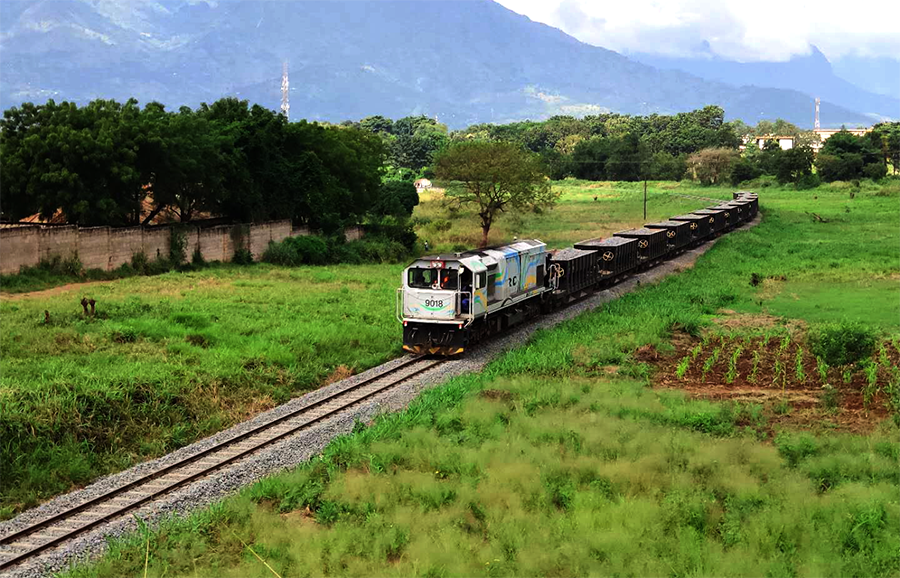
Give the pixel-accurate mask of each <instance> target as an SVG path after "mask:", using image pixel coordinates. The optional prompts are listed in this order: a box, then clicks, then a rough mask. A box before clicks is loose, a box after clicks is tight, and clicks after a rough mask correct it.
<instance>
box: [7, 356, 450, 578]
mask: <svg viewBox="0 0 900 578" xmlns="http://www.w3.org/2000/svg"><path fill="white" fill-rule="evenodd" d="M422 361H427V360H423V358H422V357H415V358H412V359H409V360H407V361H404V362H403V363H401V364H398V365H397V366H395V367H392V368H391V369H389V370H387V371H384V372H381V373H379V374H377V375H374V376H371V377H367V378H365V379H363V380H361V381H359V382H358V383H354V384H352V385H350V386H348V387H346V388H343V389H341V390H340V391H337V392H335V393H332V394H329V395H327V396H325V397H323V398H322V399H320V400H317V401H314V402H310V403H308V404H305V405H303V406H302V407H300V408H298V409H296V410H294V411H291V412H290V413H288V414H285V415H283V416H280V417H278V418H276V419H273V420H272V421H269V422H266V423H264V424H260V425H258V426H256V427H253V428H251V429H250V430H248V431H246V432H243V433H240V434H238V435H236V436H234V437H231V438H229V439H227V440H225V441H222V442H219V443H217V444H215V445H213V446H211V447H209V448H207V449H205V450H202V451H200V452H197V453H196V454H193V455H190V456H187V457H185V458H184V459H181V460H178V461H177V462H175V463H173V464H170V465H168V466H165V467H162V468H160V469H158V470H155V471H153V472H151V473H149V474H146V475H144V476H141V477H139V478H138V479H136V480H133V481H131V482H128V483H127V484H123V485H121V486H117V487H116V488H113V489H112V490H110V491H108V492H104V493H103V494H101V495H100V496H97V497H94V498H91V499H89V500H87V501H85V502H83V503H81V504H78V505H77V506H74V507H72V508H68V509H66V510H64V511H62V512H60V513H58V514H55V515H53V516H50V517H49V518H46V519H44V520H40V521H38V522H35V523H34V524H31V525H29V526H27V527H25V528H23V529H21V530H18V531H15V532H12V533H11V534H9V535H7V536H4V537H2V538H0V545H4V546H11V545H13V544H15V543H16V542H20V541H22V540H24V539H25V538H27V537H28V536H30V535H32V534H35V533H37V532H39V531H41V530H44V529H47V528H50V527H52V526H53V525H55V524H57V523H59V522H61V521H64V520H67V519H69V518H72V517H73V516H75V515H77V514H80V513H82V512H85V511H87V510H89V509H90V508H92V507H94V506H97V505H99V504H103V503H105V502H109V501H111V500H112V499H114V498H116V497H117V496H120V495H122V494H124V493H125V492H128V491H130V490H133V489H136V488H140V487H141V486H143V485H147V484H148V483H149V482H152V481H153V480H156V479H159V478H161V477H163V476H165V475H166V474H169V473H173V472H177V471H178V470H180V469H183V468H185V467H186V466H189V465H191V464H193V463H195V462H197V461H199V460H201V459H202V458H204V457H208V456H211V455H213V454H216V453H217V452H220V451H222V450H224V449H227V448H229V447H231V446H234V445H236V444H238V443H240V442H241V441H243V440H246V439H248V438H250V437H253V436H254V435H257V434H260V433H263V432H265V431H266V430H268V429H271V428H273V427H275V426H277V425H279V424H282V423H284V422H287V421H290V420H291V419H296V418H298V417H300V416H302V414H304V413H307V412H309V411H311V410H314V409H316V408H319V407H321V406H323V405H325V404H327V403H329V402H333V401H335V400H337V399H339V398H341V397H343V396H345V395H347V394H349V393H352V392H353V391H356V390H359V389H361V388H363V387H365V386H367V385H370V384H372V383H373V382H376V381H379V380H381V379H385V378H386V377H389V376H390V375H392V374H394V373H397V372H398V371H401V370H403V369H405V368H407V367H409V366H411V365H414V364H416V363H420V362H422ZM446 361H447V360H446V359H438V360H432V361H431V362H430V363H427V364H426V365H425V367H422V368H420V369H416V370H415V371H414V372H412V373H410V374H407V375H404V376H402V377H400V378H399V379H396V380H393V381H390V382H389V383H387V384H385V385H382V386H381V387H378V388H377V389H374V390H372V391H370V392H368V393H366V394H365V395H363V396H362V397H353V398H351V399H350V400H349V401H348V403H346V404H343V405H341V406H340V407H338V408H335V409H333V410H329V411H328V412H326V413H324V414H322V415H319V416H316V417H312V418H310V419H309V420H305V421H304V422H302V423H300V424H298V425H296V426H294V427H291V428H290V429H288V430H286V431H284V432H281V433H279V434H277V435H275V436H272V437H270V438H266V439H265V440H262V441H261V442H259V443H256V444H254V445H253V446H251V447H249V448H246V449H243V450H241V451H240V452H238V453H237V454H234V455H231V456H228V457H226V458H225V459H224V460H222V461H218V462H216V463H215V464H213V465H210V466H207V467H203V468H201V469H200V470H198V471H196V472H193V473H191V474H189V475H188V476H187V477H184V478H180V479H178V480H175V481H174V482H172V483H170V484H167V485H165V486H164V487H162V488H160V489H156V490H153V491H151V493H149V494H147V495H145V496H141V497H140V498H138V499H137V500H135V501H132V502H129V503H127V504H124V505H123V506H122V507H121V508H117V509H115V510H113V511H112V512H110V513H108V514H103V515H101V516H100V517H99V518H96V519H93V520H90V521H87V522H84V523H83V524H80V525H78V527H77V528H75V529H73V530H70V531H66V532H65V533H64V534H62V535H60V536H57V537H53V538H51V539H50V540H49V541H46V542H43V543H41V544H39V545H37V546H34V547H31V548H29V549H28V550H26V551H25V552H24V553H21V554H18V555H15V556H14V557H12V558H10V559H8V560H5V561H2V562H0V570H5V569H7V568H11V567H12V566H17V565H19V564H21V563H22V562H24V561H26V560H28V559H29V558H33V557H35V556H37V555H38V554H40V553H42V552H44V551H46V550H48V549H50V548H53V547H55V546H57V545H59V544H61V543H63V542H66V541H68V540H71V539H72V538H73V537H74V536H77V535H80V534H83V533H85V532H87V531H89V530H91V529H93V528H96V527H97V526H99V525H101V524H104V523H106V522H108V521H110V520H111V519H113V518H117V517H119V516H121V515H123V514H124V513H126V512H129V511H131V510H134V509H136V508H138V507H140V506H143V505H144V504H146V503H148V502H150V501H153V500H155V499H157V498H159V497H160V496H162V495H164V494H167V493H169V492H171V491H173V490H175V489H178V488H180V487H182V486H185V485H187V484H189V483H191V482H193V481H196V480H197V479H199V478H202V477H205V476H207V475H209V474H211V473H213V472H215V471H216V470H219V469H222V468H223V467H225V466H227V465H230V464H232V463H234V462H236V461H239V460H240V459H242V458H244V457H246V456H248V455H249V454H252V453H254V452H257V451H259V450H260V449H262V448H263V447H266V446H268V445H271V444H273V443H275V442H278V441H280V440H282V439H284V438H286V437H289V436H291V435H294V434H296V433H297V432H299V431H300V430H302V429H305V428H307V427H309V426H311V425H313V424H315V423H318V422H321V421H323V420H326V419H328V418H330V417H334V416H335V415H336V414H339V413H341V412H343V411H345V410H347V409H348V408H349V407H351V406H353V405H356V404H358V403H360V402H362V401H365V400H367V399H370V398H372V397H373V396H376V395H378V394H379V393H382V392H384V391H385V390H388V389H391V388H392V387H394V386H396V385H399V384H400V383H403V382H404V381H407V380H409V379H411V378H413V377H415V376H417V375H419V374H421V373H424V372H426V371H428V370H430V369H433V368H434V367H436V366H438V365H441V364H443V363H445V362H446Z"/></svg>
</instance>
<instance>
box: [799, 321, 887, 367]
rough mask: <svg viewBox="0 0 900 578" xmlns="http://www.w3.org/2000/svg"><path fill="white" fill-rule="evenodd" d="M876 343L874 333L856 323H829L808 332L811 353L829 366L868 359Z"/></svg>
mask: <svg viewBox="0 0 900 578" xmlns="http://www.w3.org/2000/svg"><path fill="white" fill-rule="evenodd" d="M876 341H877V336H876V334H875V332H874V331H872V330H871V329H869V328H868V327H865V326H863V325H860V324H858V323H829V324H824V325H821V326H819V327H816V328H814V329H813V330H812V331H811V332H810V346H811V349H812V352H813V353H814V354H815V355H816V356H817V357H820V358H821V359H822V360H824V361H825V362H826V363H827V364H828V365H831V366H842V365H848V364H850V363H857V362H860V361H863V360H866V359H868V358H869V357H871V356H872V353H873V351H874V350H875V343H876Z"/></svg>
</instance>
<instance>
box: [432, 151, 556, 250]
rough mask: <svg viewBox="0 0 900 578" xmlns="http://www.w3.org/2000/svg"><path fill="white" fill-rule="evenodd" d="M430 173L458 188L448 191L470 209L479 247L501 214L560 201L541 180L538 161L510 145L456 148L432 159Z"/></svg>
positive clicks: (482, 244) (485, 240)
mask: <svg viewBox="0 0 900 578" xmlns="http://www.w3.org/2000/svg"><path fill="white" fill-rule="evenodd" d="M435 171H436V173H437V175H438V177H439V178H441V179H445V180H449V181H456V182H459V183H460V186H458V187H454V188H451V189H450V190H449V191H448V195H450V197H451V198H452V199H453V201H455V202H456V203H457V204H458V205H459V206H468V205H471V206H473V207H475V210H476V211H477V213H478V217H479V219H480V220H481V231H482V238H481V246H482V247H484V246H486V245H487V242H488V234H489V233H490V229H491V225H492V224H493V222H494V219H496V218H497V217H498V216H499V215H500V214H501V213H504V212H506V211H509V210H514V211H523V210H526V209H530V210H532V211H539V210H543V209H547V208H550V207H552V206H553V205H554V204H555V203H556V201H557V200H558V198H559V195H558V194H557V193H555V192H554V191H553V189H552V187H551V186H550V183H549V181H548V180H547V177H546V176H545V175H544V172H543V166H542V163H541V159H540V157H539V156H538V155H535V154H533V153H530V152H528V151H526V150H524V149H523V148H522V147H520V146H517V145H513V144H509V143H503V142H486V141H464V142H459V143H456V144H454V145H452V146H450V147H449V148H448V149H447V150H446V151H444V152H443V153H442V154H441V155H440V156H439V157H438V158H437V160H436V162H435Z"/></svg>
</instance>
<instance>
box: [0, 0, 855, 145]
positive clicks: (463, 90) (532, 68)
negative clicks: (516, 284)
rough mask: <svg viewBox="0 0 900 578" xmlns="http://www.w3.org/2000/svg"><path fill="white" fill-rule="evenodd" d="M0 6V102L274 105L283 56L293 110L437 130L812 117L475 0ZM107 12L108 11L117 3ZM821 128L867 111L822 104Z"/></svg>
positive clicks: (800, 105)
mask: <svg viewBox="0 0 900 578" xmlns="http://www.w3.org/2000/svg"><path fill="white" fill-rule="evenodd" d="M129 6H130V7H131V8H132V10H131V11H130V12H127V13H122V12H121V10H122V9H121V5H119V4H117V3H115V2H110V1H108V0H73V1H71V2H68V3H66V4H65V5H64V6H63V7H62V8H61V7H60V3H58V2H53V1H52V0H38V1H37V2H23V1H17V0H11V1H4V2H2V3H0V16H2V18H0V22H2V24H0V55H2V58H0V75H2V77H3V82H2V86H0V106H3V107H4V108H6V107H8V106H13V105H16V104H18V103H20V102H22V101H28V100H31V101H36V102H40V101H42V100H46V99H47V98H55V99H57V100H61V99H66V100H74V101H76V102H85V101H88V100H91V99H93V98H116V99H120V100H124V99H126V98H129V97H131V96H134V97H136V98H138V99H139V100H140V101H141V102H148V101H151V100H158V101H160V102H163V103H165V104H166V105H167V106H170V107H176V106H178V105H182V104H186V105H189V106H197V105H198V104H199V103H200V102H204V101H205V102H210V101H213V100H217V99H218V98H221V97H225V96H237V97H239V98H244V99H248V100H250V101H252V102H256V103H259V104H262V105H263V106H267V107H269V108H277V107H278V103H279V102H280V80H281V79H280V74H281V63H282V61H283V60H288V61H289V63H290V78H291V87H292V90H291V105H292V110H293V111H296V116H297V117H305V118H309V119H311V120H326V121H332V122H338V121H341V120H344V119H357V118H361V117H364V116H369V115H374V114H382V115H385V116H390V117H393V118H398V117H402V116H406V115H408V114H427V115H429V116H435V115H437V116H439V118H441V121H442V122H445V123H447V124H448V125H449V126H451V127H462V126H466V125H468V124H472V123H476V122H507V121H513V120H522V119H524V118H533V119H540V118H546V117H547V116H550V115H553V114H585V113H597V112H607V111H612V112H622V113H628V114H652V113H660V114H670V113H674V112H681V111H685V110H692V109H697V108H702V107H703V106H705V105H708V104H718V105H720V106H722V107H723V108H724V109H725V110H726V114H727V115H728V117H729V118H742V119H743V120H744V121H745V122H748V123H750V124H754V123H755V122H756V121H757V120H759V119H760V118H769V119H774V118H776V117H781V118H785V119H786V120H789V121H791V122H794V123H795V124H798V125H803V126H809V125H811V123H812V117H813V104H812V99H811V98H809V97H808V96H807V95H803V94H802V93H799V92H797V91H790V90H784V89H771V88H761V87H741V88H735V87H732V86H729V85H727V84H726V83H722V82H710V81H707V80H703V79H701V78H699V77H697V76H692V75H689V74H686V73H683V72H676V71H671V70H661V69H657V68H653V67H651V66H647V65H645V64H642V63H639V62H636V61H633V60H631V59H629V58H627V57H625V56H623V55H621V54H618V53H616V52H613V51H611V50H607V49H604V48H599V47H595V46H591V45H588V44H585V43H583V42H580V41H578V40H577V39H575V38H573V37H571V36H569V35H567V34H565V33H564V32H562V31H561V30H558V29H556V28H552V27H550V26H547V25H544V24H540V23H535V22H533V21H531V20H530V19H528V18H527V17H525V16H522V15H519V14H516V13H515V12H512V11H510V10H507V9H506V8H503V7H502V6H500V5H499V4H496V3H494V2H492V1H489V0H476V1H471V0H470V1H462V2H450V1H447V2H410V1H362V0H361V1H355V2H321V3H319V2H302V3H299V2H297V3H293V2H285V1H275V0H271V1H262V0H245V1H242V2H240V3H237V2H222V3H214V2H210V3H207V2H198V1H191V0H159V1H152V0H139V1H133V2H132V3H130V4H129ZM117 11H118V12H117ZM826 110H827V111H828V112H829V113H830V116H829V118H834V119H835V120H834V123H835V125H840V124H866V123H868V122H869V120H870V119H869V118H868V117H866V116H864V115H862V114H859V113H857V112H855V111H853V110H850V109H848V108H846V107H841V106H837V105H834V104H831V103H828V102H825V103H823V113H824V112H825V111H826Z"/></svg>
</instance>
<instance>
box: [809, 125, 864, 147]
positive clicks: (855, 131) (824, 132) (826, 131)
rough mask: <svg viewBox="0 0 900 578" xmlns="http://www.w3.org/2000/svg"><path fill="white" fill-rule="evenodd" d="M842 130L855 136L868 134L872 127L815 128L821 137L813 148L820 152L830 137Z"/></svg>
mask: <svg viewBox="0 0 900 578" xmlns="http://www.w3.org/2000/svg"><path fill="white" fill-rule="evenodd" d="M842 130H845V131H847V132H849V133H850V134H852V135H853V136H866V134H867V133H870V132H872V129H871V128H817V129H815V130H813V133H814V134H815V135H816V136H818V137H819V142H818V143H815V144H813V145H812V148H813V150H814V151H816V152H819V149H820V148H822V145H823V144H825V141H827V140H828V137H831V136H833V135H836V134H837V133H839V132H841V131H842Z"/></svg>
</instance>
